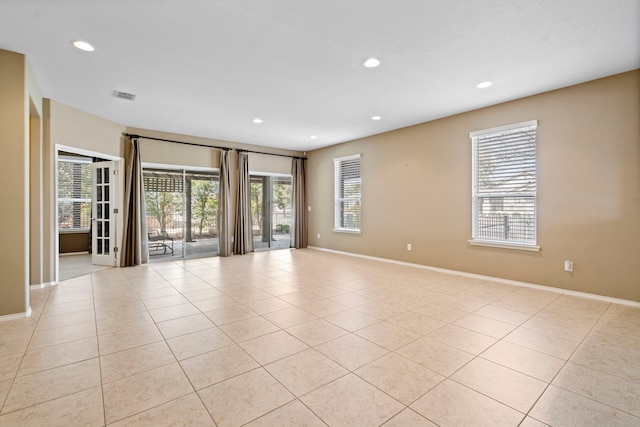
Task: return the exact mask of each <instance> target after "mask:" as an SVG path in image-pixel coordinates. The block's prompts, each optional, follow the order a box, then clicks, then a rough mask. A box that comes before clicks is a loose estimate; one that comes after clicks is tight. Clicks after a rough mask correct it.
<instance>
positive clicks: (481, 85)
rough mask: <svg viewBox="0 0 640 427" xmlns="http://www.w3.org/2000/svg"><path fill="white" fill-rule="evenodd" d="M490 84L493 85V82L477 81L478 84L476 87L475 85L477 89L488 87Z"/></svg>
mask: <svg viewBox="0 0 640 427" xmlns="http://www.w3.org/2000/svg"><path fill="white" fill-rule="evenodd" d="M491 85H493V82H482V83H478V84H477V85H476V87H477V88H478V89H486V88H488V87H489V86H491Z"/></svg>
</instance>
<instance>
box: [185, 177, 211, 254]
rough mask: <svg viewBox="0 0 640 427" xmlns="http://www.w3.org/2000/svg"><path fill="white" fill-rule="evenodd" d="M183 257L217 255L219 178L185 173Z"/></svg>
mask: <svg viewBox="0 0 640 427" xmlns="http://www.w3.org/2000/svg"><path fill="white" fill-rule="evenodd" d="M184 177H185V219H186V222H185V223H186V227H185V252H184V256H186V257H192V256H211V255H212V254H217V253H218V193H219V184H220V181H219V179H218V175H212V174H205V173H200V172H186V171H185V176H184Z"/></svg>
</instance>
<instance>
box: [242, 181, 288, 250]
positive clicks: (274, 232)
mask: <svg viewBox="0 0 640 427" xmlns="http://www.w3.org/2000/svg"><path fill="white" fill-rule="evenodd" d="M250 181H251V196H250V198H251V220H252V224H253V229H252V231H253V247H254V249H255V250H257V251H260V250H268V249H282V248H288V247H289V246H290V243H291V234H290V229H291V177H288V176H262V175H251V177H250Z"/></svg>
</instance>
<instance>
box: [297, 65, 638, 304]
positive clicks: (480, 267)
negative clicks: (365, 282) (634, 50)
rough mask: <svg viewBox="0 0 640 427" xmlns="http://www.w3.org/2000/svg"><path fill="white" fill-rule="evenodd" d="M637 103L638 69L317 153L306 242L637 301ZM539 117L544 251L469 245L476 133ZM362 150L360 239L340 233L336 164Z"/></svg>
mask: <svg viewBox="0 0 640 427" xmlns="http://www.w3.org/2000/svg"><path fill="white" fill-rule="evenodd" d="M639 94H640V71H637V70H636V71H633V72H629V73H624V74H621V75H617V76H613V77H609V78H605V79H601V80H597V81H593V82H590V83H585V84H581V85H578V86H573V87H569V88H566V89H562V90H557V91H553V92H549V93H545V94H541V95H537V96H532V97H529V98H525V99H521V100H517V101H513V102H509V103H505V104H501V105H497V106H493V107H488V108H484V109H481V110H477V111H472V112H468V113H464V114H460V115H456V116H453V117H449V118H445V119H441V120H436V121H433V122H428V123H424V124H421V125H417V126H412V127H409V128H405V129H400V130H397V131H393V132H388V133H385V134H381V135H376V136H372V137H368V138H364V139H361V140H357V141H352V142H348V143H345V144H340V145H337V146H333V147H329V148H325V149H321V150H317V151H314V152H311V153H309V160H308V175H307V188H308V200H309V202H308V203H309V205H310V206H311V207H312V212H310V213H309V245H311V246H317V247H322V248H328V249H333V250H339V251H346V252H352V253H357V254H363V255H369V256H376V257H382V258H387V259H392V260H399V261H405V262H411V263H417V264H423V265H429V266H434V267H441V268H447V269H452V270H458V271H463V272H470V273H476V274H483V275H489V276H495V277H501V278H506V279H512V280H519V281H524V282H529V283H535V284H540V285H546V286H553V287H558V288H563V289H568V290H575V291H580V292H588V293H593V294H599V295H605V296H610V297H615V298H623V299H628V300H633V301H640V261H639V260H640V243H639V242H640V96H639ZM533 119H537V120H538V121H539V126H538V153H537V155H538V244H539V245H540V246H541V250H540V252H525V251H518V250H509V249H496V248H488V247H478V246H470V245H469V244H468V242H467V241H468V240H469V239H470V237H471V142H470V139H469V132H471V131H476V130H481V129H486V128H491V127H496V126H501V125H506V124H510V123H517V122H522V121H526V120H533ZM356 153H361V154H362V188H363V190H362V191H363V199H362V234H361V235H351V234H343V233H335V232H333V231H332V228H333V161H332V159H333V158H335V157H339V156H345V155H350V154H356ZM317 233H320V239H318V238H317V236H316V235H317ZM407 243H412V246H413V250H412V251H411V252H409V251H407V250H406V244H407ZM565 259H569V260H572V261H573V262H574V272H573V273H567V272H564V271H563V261H564V260H565Z"/></svg>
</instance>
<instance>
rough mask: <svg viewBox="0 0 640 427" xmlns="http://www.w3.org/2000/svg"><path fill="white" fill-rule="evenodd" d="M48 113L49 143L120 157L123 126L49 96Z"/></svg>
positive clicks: (122, 146)
mask: <svg viewBox="0 0 640 427" xmlns="http://www.w3.org/2000/svg"><path fill="white" fill-rule="evenodd" d="M50 116H51V124H50V126H51V128H50V132H51V135H50V137H51V142H52V143H53V144H59V145H65V146H68V147H74V148H78V149H82V150H87V151H92V152H95V153H100V154H106V155H107V156H114V157H121V158H122V157H124V144H123V138H122V133H123V132H125V130H126V127H125V126H122V125H119V124H117V123H114V122H111V121H109V120H105V119H103V118H101V117H98V116H94V115H93V114H89V113H86V112H84V111H81V110H78V109H76V108H73V107H70V106H68V105H65V104H62V103H60V102H56V101H53V100H52V101H51V105H50Z"/></svg>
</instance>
